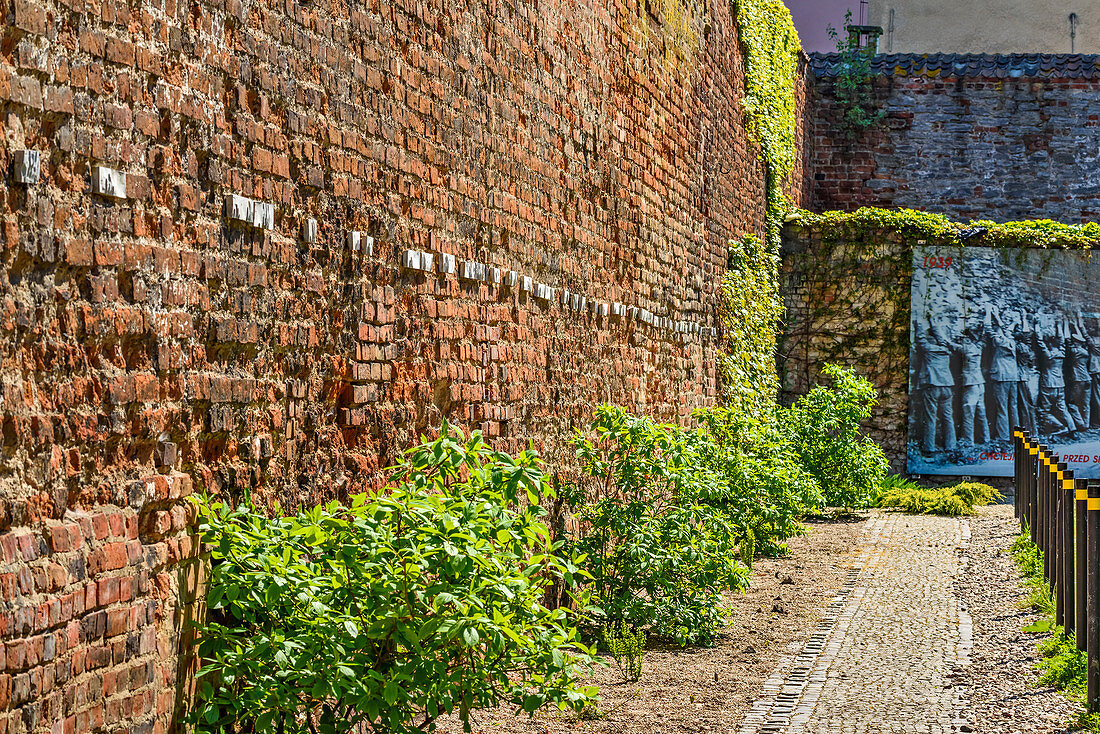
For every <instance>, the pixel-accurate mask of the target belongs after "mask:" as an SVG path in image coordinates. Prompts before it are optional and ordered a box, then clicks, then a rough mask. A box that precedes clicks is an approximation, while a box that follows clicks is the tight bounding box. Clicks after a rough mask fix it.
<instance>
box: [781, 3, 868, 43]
mask: <svg viewBox="0 0 1100 734" xmlns="http://www.w3.org/2000/svg"><path fill="white" fill-rule="evenodd" d="M785 2H786V3H787V7H788V8H790V9H791V15H793V16H794V25H795V27H796V28H797V29H798V36H799V38H801V39H802V48H803V49H805V50H806V51H807V52H810V51H836V42H835V41H831V40H829V36H828V35H827V34H826V33H825V29H826V28H827V27H828V26H830V25H832V26H833V27H834V28H836V29H837V30H840V29H841V28H842V27H843V26H844V13H845V12H847V11H848V9H849V8H851V10H852V18H853V20H854V21H855V22H856V23H858V22H859V2H858V0H785Z"/></svg>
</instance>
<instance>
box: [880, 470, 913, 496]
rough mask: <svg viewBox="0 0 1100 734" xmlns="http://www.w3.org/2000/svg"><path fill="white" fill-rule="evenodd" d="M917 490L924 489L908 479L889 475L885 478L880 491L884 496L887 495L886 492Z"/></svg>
mask: <svg viewBox="0 0 1100 734" xmlns="http://www.w3.org/2000/svg"><path fill="white" fill-rule="evenodd" d="M917 489H924V487H922V486H921V485H919V484H917V483H916V482H914V481H913V480H912V479H909V478H908V477H903V476H899V475H897V474H887V475H886V476H885V477H883V480H882V484H881V485H879V491H880V493H882V494H885V493H886V492H896V491H904V490H917Z"/></svg>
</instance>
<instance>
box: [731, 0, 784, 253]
mask: <svg viewBox="0 0 1100 734" xmlns="http://www.w3.org/2000/svg"><path fill="white" fill-rule="evenodd" d="M733 3H734V6H735V9H736V15H737V27H738V32H739V35H740V39H741V46H742V48H743V49H744V53H745V99H744V101H743V102H742V106H743V107H744V110H745V118H746V120H747V122H748V130H749V133H750V134H751V135H752V137H753V139H754V140H755V141H756V143H757V144H758V145H759V146H760V152H761V156H762V157H763V159H764V169H765V175H766V177H767V180H766V187H767V197H768V213H767V233H768V237H767V239H768V244H769V245H770V246H772V247H773V248H775V249H778V245H779V238H780V231H781V227H782V221H783V216H784V215H785V214H786V211H787V209H788V204H787V197H786V196H785V194H784V191H783V186H784V183H785V182H786V181H787V179H788V177H789V176H790V175H791V173H792V172H793V171H794V169H795V163H796V160H797V157H798V151H797V147H796V145H795V136H796V131H797V124H796V115H797V102H796V97H795V82H796V79H797V75H798V54H799V51H800V50H801V44H800V43H799V40H798V32H797V31H796V30H795V28H794V21H793V20H792V19H791V13H790V11H789V10H787V6H786V5H784V4H783V2H782V1H781V0H733Z"/></svg>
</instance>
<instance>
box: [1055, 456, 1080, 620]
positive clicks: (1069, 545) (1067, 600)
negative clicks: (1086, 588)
mask: <svg viewBox="0 0 1100 734" xmlns="http://www.w3.org/2000/svg"><path fill="white" fill-rule="evenodd" d="M1062 466H1063V467H1065V468H1064V469H1063V470H1062V480H1061V482H1059V484H1058V504H1059V505H1060V506H1061V513H1060V522H1061V527H1060V529H1059V533H1058V541H1059V550H1058V553H1059V555H1058V559H1059V561H1060V562H1061V568H1060V570H1059V572H1060V573H1061V581H1062V583H1061V587H1062V596H1063V597H1064V598H1063V600H1062V601H1061V602H1060V603H1059V606H1061V607H1062V626H1063V627H1065V630H1066V635H1067V636H1068V635H1071V634H1073V629H1074V624H1075V623H1076V621H1077V616H1076V613H1075V607H1074V604H1075V602H1074V594H1075V593H1076V592H1075V590H1074V585H1075V584H1074V580H1075V579H1074V575H1073V548H1074V545H1075V544H1074V542H1073V540H1074V536H1073V503H1074V500H1075V499H1076V497H1075V492H1076V485H1075V483H1074V480H1073V471H1072V470H1071V469H1070V468H1069V466H1068V465H1066V464H1062Z"/></svg>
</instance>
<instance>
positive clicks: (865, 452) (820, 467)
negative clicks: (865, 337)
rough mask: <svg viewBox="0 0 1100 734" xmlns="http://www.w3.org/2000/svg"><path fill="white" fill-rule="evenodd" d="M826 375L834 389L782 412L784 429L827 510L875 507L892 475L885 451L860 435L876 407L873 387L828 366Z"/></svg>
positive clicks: (822, 388)
mask: <svg viewBox="0 0 1100 734" xmlns="http://www.w3.org/2000/svg"><path fill="white" fill-rule="evenodd" d="M822 374H824V375H825V376H826V377H829V378H831V379H832V381H833V385H832V386H831V387H828V386H825V385H818V386H817V387H815V388H814V389H813V390H811V391H810V392H809V393H807V394H806V395H803V396H802V397H800V398H799V399H798V400H797V401H796V402H795V404H794V405H793V406H792V407H791V408H789V409H780V410H779V419H780V425H781V426H782V430H783V431H784V432H785V433H786V435H787V436H788V437H789V440H790V442H791V445H792V447H793V449H794V450H795V451H796V452H797V455H798V457H799V460H800V462H801V464H802V466H803V467H805V468H806V470H807V471H808V472H809V473H810V474H811V475H812V476H813V478H814V479H815V480H816V481H817V484H818V486H819V487H820V488H821V493H822V495H823V497H824V501H825V502H826V503H827V504H828V505H830V506H832V507H869V506H872V505H874V504H875V503H876V502H877V501H878V492H879V488H880V487H881V486H882V482H883V480H884V479H885V477H886V473H887V471H888V470H889V464H888V463H887V461H886V455H885V454H884V453H883V451H882V448H881V447H880V446H879V445H878V444H877V443H875V442H874V441H872V440H871V439H870V438H868V437H866V436H864V435H863V433H862V432H861V423H862V422H863V421H865V420H867V418H869V417H870V415H871V410H872V408H874V406H875V404H876V402H877V395H876V392H875V388H874V386H873V385H872V384H871V383H870V382H869V381H868V380H866V379H865V378H863V377H860V376H859V375H857V374H856V373H855V372H854V371H853V370H851V369H845V368H843V367H839V366H837V365H832V364H827V365H825V367H824V368H822Z"/></svg>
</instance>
